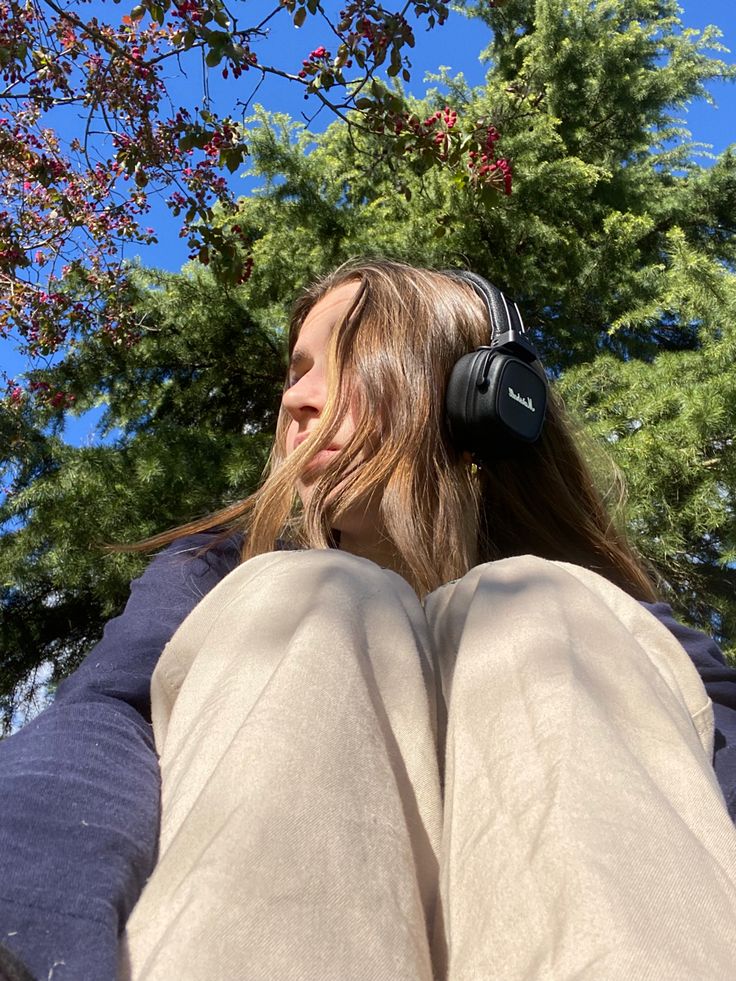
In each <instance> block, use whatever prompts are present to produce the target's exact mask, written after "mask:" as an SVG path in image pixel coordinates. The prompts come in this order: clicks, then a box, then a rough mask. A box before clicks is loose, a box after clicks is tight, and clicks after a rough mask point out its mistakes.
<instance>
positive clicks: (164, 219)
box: [0, 0, 736, 444]
mask: <svg viewBox="0 0 736 981" xmlns="http://www.w3.org/2000/svg"><path fill="white" fill-rule="evenodd" d="M94 6H96V7H97V8H98V9H99V11H100V13H101V15H102V16H103V17H110V16H113V17H117V16H119V15H120V14H121V13H122V12H123V10H124V8H125V6H126V5H125V4H121V5H119V6H117V5H115V6H114V5H112V4H111V3H109V2H107V3H102V2H97V3H95V4H94ZM131 6H132V3H131ZM261 6H262V9H263V10H264V11H267V10H269V9H271V8H272V6H273V5H272V3H270V2H268V3H266V2H263V0H257V3H255V4H249V14H250V12H251V11H252V10H253V9H254V8H255V10H258V9H259V7H261ZM333 6H334V7H335V9H338V8H339V4H338V3H335V4H334V5H333V4H327V7H328V9H331V8H332V7H333ZM681 6H682V8H683V11H684V13H683V21H684V24H685V26H687V27H693V28H697V29H702V28H704V27H705V26H706V25H708V24H716V25H718V26H719V27H720V28H721V30H722V31H723V35H724V37H723V43H724V44H725V45H726V47H727V48H730V49H731V51H732V53H731V54H726V55H723V56H722V57H723V58H724V60H726V61H728V62H731V63H734V62H736V4H735V3H734V0H681ZM279 20H280V21H281V25H280V26H279V23H278V21H279ZM310 21H311V18H307V23H306V24H305V26H304V27H303V28H302V29H301V30H298V31H297V30H295V29H293V27H291V26H290V25H289V23H288V20H287V18H286V17H279V18H275V26H274V32H273V36H272V37H271V38H269V39H268V41H267V42H266V45H267V47H266V48H265V49H264V59H265V57H266V52H267V51H268V49H269V48H272V47H273V46H275V45H277V46H278V49H279V61H280V63H281V64H295V65H297V66H298V64H299V62H300V61H301V59H302V58H303V57H305V56H306V54H307V53H308V52H309V51H310V50H311V49H312V48H314V47H315V46H316V45H317V44H320V43H324V28H319V27H317V26H316V25H315V26H312V25H311V24H310ZM488 40H489V35H488V30H487V28H486V27H485V25H483V24H482V23H480V22H478V21H471V20H469V19H467V18H465V17H463V16H462V15H460V14H457V13H453V14H452V15H451V16H450V18H449V19H448V22H447V24H446V25H445V26H444V27H443V28H441V29H435V30H434V31H430V32H427V33H423V32H420V33H419V35H418V37H417V45H416V48H415V49H414V51H413V52H412V60H413V63H414V64H413V80H412V84H411V86H410V88H411V91H412V92H413V93H414V94H416V95H421V94H422V93H423V92H424V89H425V85H424V83H423V78H424V76H425V74H426V73H427V72H433V71H436V70H437V69H438V67H439V66H440V65H444V66H447V67H448V68H450V70H451V71H452V72H453V73H456V72H463V73H464V75H465V77H466V79H467V80H468V82H470V83H471V84H481V83H482V82H483V80H484V68H483V65H482V64H481V63H480V61H479V60H478V53H479V52H480V51H481V50H482V49H483V47H485V45H486V44H487V42H488ZM211 84H212V90H211V95H212V98H213V100H214V102H215V104H217V102H218V90H221V89H222V87H223V86H224V85H226V84H227V85H229V86H232V84H233V82H232V81H230V82H228V83H225V82H223V81H222V80H221V79H220V77H219V72H218V71H217V70H215V71H214V72H213V73H212V83H211ZM238 84H239V85H240V86H241V88H242V95H239V97H240V98H247V97H248V96H250V95H251V93H252V89H253V86H254V84H255V79H253V78H251V77H249V76H248V74H247V73H246V74H245V75H243V76H242V77H241V79H240V82H239V83H238ZM201 91H202V79H201V75H200V74H199V72H198V71H196V70H195V72H194V73H192V74H191V75H190V77H189V78H188V79H186V80H180V81H177V83H176V86H175V88H174V93H173V94H174V99H177V98H181V100H182V101H187V102H189V103H190V102H191V101H192V94H194V99H195V100H196V99H197V98H198V97H199V96H200V93H201ZM711 91H712V94H713V96H714V98H715V99H716V101H717V103H718V107H717V108H715V107H711V106H709V105H707V103H705V102H703V101H700V102H698V103H695V104H693V105H692V106H691V107H690V108H689V110H688V112H687V116H686V124H687V126H688V128H689V129H690V130H691V131H692V134H693V138H694V139H695V140H697V141H700V142H703V143H710V144H712V145H713V152H715V153H719V152H721V151H722V150H723V149H725V147H726V146H728V145H729V144H731V143H733V142H736V85H735V84H734V83H716V84H714V85H712V87H711ZM228 94H229V99H228V101H230V100H231V99H232V94H231V93H228ZM255 101H257V102H260V103H262V104H263V105H265V106H266V108H268V109H271V110H275V111H282V112H287V113H289V114H290V115H292V116H293V117H294V118H300V117H301V114H302V113H303V112H305V110H307V111H308V110H309V103H305V102H304V100H303V98H302V96H301V95H300V94H299V92H298V91H296V90H295V87H294V86H293V85H291V84H290V83H288V82H285V81H283V80H278V79H269V80H268V81H267V83H266V84H264V85H263V86H262V87H261V88H259V90H258V92H257V94H256V95H255ZM330 121H331V117H330V116H328V115H327V113H326V112H324V113H322V114H321V115H320V116H318V117H317V119H316V120H314V121H313V122H312V126H313V127H314V128H317V129H321V128H323V126H326V125H327V124H328V123H329V122H330ZM232 186H233V188H234V189H235V190H236V192H237V193H242V194H246V193H248V191H249V189H250V187H251V186H252V183H251V182H250V181H248V180H247V179H243V178H242V177H238V175H235V176H234V177H233V178H232ZM147 223H148V224H150V225H152V226H153V227H154V228H155V229H156V233H157V235H158V239H159V242H158V245H154V246H150V247H148V248H146V249H142V248H140V247H135V249H134V251H132V253H131V254H130V255H129V258H132V257H133V256H134V255H139V256H140V258H141V260H142V261H143V262H144V263H145V264H146V265H152V266H159V267H160V268H164V269H168V270H177V269H179V268H180V267H181V266H182V265H183V263H184V262H185V261H186V259H187V249H186V245H185V243H184V242H182V240H180V239H179V237H178V227H179V226H178V223H177V221H176V219H174V218H172V217H171V216H170V215H169V213H168V211H167V209H166V208H165V207H164V206H163V205H157V206H155V207H154V210H153V212H152V214H151V216H150V220H149V221H148V222H147ZM0 360H2V367H3V368H4V369H5V370H6V371H7V372H8V373H9V374H11V375H12V374H18V373H20V372H22V371H23V369H24V366H25V365H24V362H23V361H22V360H21V359H20V358H19V357H18V355H17V354H16V353H15V352H14V350H13V349H12V346H11V345H10V344H9V342H4V343H2V344H0ZM98 417H99V413H96V412H95V413H91V414H87V416H85V417H84V418H83V419H69V422H68V426H67V430H66V438H67V439H68V440H69V441H70V442H73V443H76V444H80V443H86V442H88V441H90V440H92V439H94V438H95V433H94V424H95V421H96V419H97V418H98Z"/></svg>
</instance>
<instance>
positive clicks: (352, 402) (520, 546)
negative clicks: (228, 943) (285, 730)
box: [129, 260, 656, 600]
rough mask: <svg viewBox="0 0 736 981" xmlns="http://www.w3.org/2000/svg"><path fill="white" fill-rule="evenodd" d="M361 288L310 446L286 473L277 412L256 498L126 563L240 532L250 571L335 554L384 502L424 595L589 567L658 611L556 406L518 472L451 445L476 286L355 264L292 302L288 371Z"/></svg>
mask: <svg viewBox="0 0 736 981" xmlns="http://www.w3.org/2000/svg"><path fill="white" fill-rule="evenodd" d="M353 281H354V282H357V283H358V284H359V285H358V289H357V291H356V294H355V297H354V299H353V301H352V303H351V305H350V308H349V309H348V311H347V313H346V315H345V316H344V317H343V319H342V320H341V321H340V322H339V323H337V324H336V325H335V328H334V330H333V331H332V334H331V339H330V345H329V350H328V389H329V391H328V398H327V401H326V403H325V406H324V408H323V410H322V412H321V414H320V419H319V428H318V430H317V431H316V433H315V434H314V436H313V437H311V438H310V439H309V441H308V445H306V443H303V444H302V445H301V446H300V447H299V448H297V449H296V450H294V452H293V453H292V454H290V455H289V456H288V458H287V456H286V449H285V442H286V431H287V428H288V426H289V422H290V417H289V415H288V414H287V413H286V411H285V410H284V408H283V407H282V409H281V412H280V414H279V419H278V423H277V427H276V437H275V440H274V443H273V447H272V451H271V455H270V458H269V461H268V464H267V467H266V470H265V474H264V480H263V482H262V484H261V486H260V487H259V489H258V490H256V491H255V492H254V493H253V494H251V495H250V496H249V497H248V498H247V499H245V500H243V501H240V502H238V503H237V504H234V505H231V506H230V507H229V508H225V509H223V510H221V511H218V512H217V513H215V514H214V515H210V516H209V517H206V518H202V519H200V520H198V521H193V522H190V523H189V524H186V525H183V526H181V527H179V528H176V529H174V530H172V531H169V532H166V533H164V534H162V535H157V536H155V537H154V538H150V539H147V540H146V541H145V542H142V543H139V544H138V545H136V546H129V547H130V548H135V549H136V550H138V549H141V550H142V549H144V548H156V547H159V546H161V545H165V544H167V543H169V542H171V541H173V540H174V539H175V538H177V537H178V536H180V535H182V534H186V533H192V532H195V531H205V530H209V529H213V528H215V527H219V528H221V529H222V528H223V527H224V528H225V529H226V534H232V532H233V531H242V532H243V535H244V544H243V550H242V559H243V561H244V560H246V559H249V558H251V557H252V556H254V555H259V554H261V553H263V552H269V551H272V550H273V549H274V547H275V543H276V541H277V540H278V539H282V540H285V541H286V542H288V543H291V544H293V545H294V546H296V547H307V548H328V547H332V546H334V545H335V544H336V541H337V538H336V535H335V533H334V531H333V528H334V527H335V526H336V525H339V523H340V516H341V515H342V514H343V513H345V512H346V511H347V510H349V509H351V508H353V507H355V506H360V505H361V503H363V504H365V502H366V501H368V500H369V499H371V498H372V497H373V495H377V497H378V499H379V500H380V505H379V509H380V517H381V525H382V531H383V533H384V534H385V537H386V539H387V540H388V541H389V542H390V543H391V545H392V546H393V548H394V550H395V551H396V552H397V553H398V554H399V555H400V556H401V559H402V562H403V565H404V568H405V569H406V570H408V572H407V578H408V579H409V580H410V581H411V584H412V586H413V587H414V588H415V589H416V590H417V592H418V593H419V594H420V595H424V594H425V593H427V592H430V591H431V590H432V589H435V588H436V587H437V586H439V585H441V584H442V583H444V582H448V581H449V580H451V579H457V578H459V577H461V576H463V575H464V574H465V573H466V572H467V571H468V570H469V569H470V568H472V567H473V566H474V565H477V564H479V563H481V562H488V561H492V560H495V559H499V558H505V557H507V556H511V555H521V554H527V553H529V554H534V555H539V556H541V557H543V558H547V559H555V560H562V561H567V562H574V563H576V564H578V565H582V566H586V567H587V568H589V569H592V570H594V571H595V572H598V573H599V574H601V575H603V576H605V577H606V578H608V579H610V580H611V581H612V582H614V583H616V584H617V585H618V586H620V587H621V588H622V589H624V590H626V591H627V592H629V593H631V594H632V595H633V596H635V597H637V598H639V599H644V600H654V599H656V593H655V590H654V587H653V585H652V579H651V578H650V576H649V574H648V572H647V571H646V569H645V567H644V564H643V562H642V561H641V559H640V558H639V557H638V556H637V555H636V554H635V553H634V551H633V549H632V548H631V547H630V546H629V544H628V543H627V541H626V538H625V536H624V534H623V533H622V531H621V530H620V529H618V528H617V527H616V525H615V524H614V521H613V520H612V517H611V514H610V513H609V510H608V508H607V507H606V504H605V502H604V498H603V496H602V494H601V492H600V491H599V489H598V487H597V486H596V481H595V480H594V478H593V476H592V473H591V469H590V467H589V466H588V465H587V464H586V461H585V459H584V458H583V455H582V453H581V451H580V449H579V445H578V444H579V443H580V441H581V438H580V434H574V430H573V427H572V426H571V424H570V422H569V420H568V419H567V417H566V413H565V410H564V406H563V405H562V402H561V400H560V399H559V398H558V397H557V396H556V395H555V394H554V392H551V393H550V402H549V406H548V412H547V419H546V422H545V427H544V431H543V434H542V436H541V438H540V440H539V441H538V443H536V444H535V445H534V446H533V447H530V448H528V449H526V450H525V451H524V452H523V453H522V454H521V455H520V456H519V457H518V458H516V459H510V460H504V461H500V462H498V463H496V464H494V465H493V466H492V467H488V468H478V467H475V466H473V465H471V464H470V463H469V462H468V460H467V458H466V457H465V456H464V455H463V454H461V453H459V452H458V451H457V450H456V449H455V448H454V447H453V446H452V445H451V443H450V440H449V438H448V433H447V428H446V424H445V419H444V390H445V387H446V384H447V380H448V378H449V374H450V371H451V369H452V366H453V365H454V364H455V362H456V361H457V360H459V358H460V357H461V356H462V355H463V354H465V353H467V352H468V351H471V350H473V349H474V348H476V347H479V346H481V345H482V344H487V343H488V337H489V326H488V322H487V314H486V311H485V308H484V306H483V304H482V302H481V300H480V299H479V298H478V296H477V295H476V294H475V292H474V291H473V290H472V289H471V288H470V287H469V286H467V285H466V284H465V283H463V282H460V281H458V280H456V279H454V278H451V277H449V276H447V275H444V274H442V273H439V272H435V271H432V270H428V269H418V268H415V267H413V266H409V265H405V264H403V263H398V262H392V261H388V260H371V261H352V262H350V263H347V264H345V265H343V266H341V267H340V268H338V269H337V270H336V271H335V272H333V273H331V274H330V275H328V276H325V277H324V278H322V279H320V280H319V281H317V282H316V283H315V284H314V285H312V286H311V287H310V288H309V289H307V290H306V291H305V292H304V294H303V295H302V296H301V297H300V298H299V300H298V301H297V302H296V304H295V306H294V309H293V313H292V318H291V324H290V330H289V355H291V353H292V352H293V350H294V347H295V345H296V342H297V339H298V337H299V332H300V330H301V327H302V324H303V323H304V321H305V319H306V317H307V315H308V314H309V312H310V310H311V309H312V308H313V307H314V305H315V304H316V303H318V302H319V300H321V299H322V297H324V296H325V295H326V294H327V293H328V292H329V291H330V290H332V289H335V288H336V287H338V286H341V285H343V284H345V283H349V282H353ZM347 406H352V407H355V408H353V409H352V411H354V412H355V414H356V428H355V431H354V433H353V435H352V436H351V438H350V439H349V441H348V442H347V443H346V444H345V446H344V447H342V450H341V453H340V454H339V455H338V456H337V457H336V459H335V460H333V461H332V462H331V463H330V464H329V466H327V467H325V468H324V470H323V471H322V472H321V473H320V475H319V477H318V478H317V479H316V481H315V482H314V484H313V485H312V489H311V494H310V495H309V496H308V500H307V503H306V505H302V503H301V501H300V498H299V495H298V494H297V492H296V485H297V481H298V479H299V477H300V476H301V475H302V473H303V471H304V467H305V464H306V463H307V462H308V460H309V459H311V457H312V456H313V455H314V454H315V453H316V452H318V451H319V450H320V449H323V448H326V447H327V446H329V444H330V441H331V440H332V439H333V438H334V436H335V434H336V433H337V431H338V429H339V427H340V424H341V422H342V420H343V418H344V415H345V412H346V411H347V408H346V407H347ZM328 498H329V500H328Z"/></svg>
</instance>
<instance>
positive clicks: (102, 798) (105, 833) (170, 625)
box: [0, 534, 736, 981]
mask: <svg viewBox="0 0 736 981" xmlns="http://www.w3.org/2000/svg"><path fill="white" fill-rule="evenodd" d="M212 540H213V538H212V535H211V534H210V535H208V534H200V535H192V536H189V537H187V538H183V539H180V540H179V541H178V542H175V543H174V544H173V545H171V546H169V548H167V549H166V550H165V551H164V552H162V553H161V554H160V555H159V556H157V557H156V558H155V559H154V561H153V562H152V563H151V564H150V565H149V567H148V569H147V570H146V571H145V572H144V574H143V575H142V576H141V578H140V579H137V580H136V581H135V582H133V583H132V586H131V593H130V599H129V601H128V604H127V606H126V608H125V611H124V612H123V614H122V615H121V616H119V617H117V618H116V619H114V620H111V621H110V622H109V623H108V624H107V626H106V627H105V631H104V634H103V637H102V640H101V641H100V643H99V644H98V645H97V646H96V647H95V648H94V649H93V650H92V651H91V653H90V654H89V655H88V656H87V658H86V659H85V661H84V662H83V663H82V665H81V666H80V667H79V668H78V669H77V671H75V672H74V674H73V675H71V676H70V677H69V678H67V679H66V680H65V681H64V682H63V683H62V684H61V685H60V686H59V689H58V691H57V694H56V697H55V699H54V703H53V705H52V706H51V707H50V708H48V709H46V711H44V712H42V713H41V714H40V715H39V716H37V717H36V718H35V719H34V720H32V721H31V722H29V723H28V724H27V725H26V726H25V727H24V728H23V729H21V730H20V732H18V733H16V734H15V735H13V736H11V737H9V738H7V739H5V740H3V741H2V742H0V945H4V946H5V947H6V948H7V949H8V950H10V951H11V952H13V953H14V954H15V955H17V956H18V957H20V958H21V960H22V961H23V962H24V963H25V964H26V965H27V967H28V968H29V969H30V970H31V972H32V973H33V974H35V975H36V976H37V977H38V978H39V979H40V978H44V979H45V978H47V977H48V976H49V972H50V971H51V969H52V968H53V974H52V975H51V976H52V977H53V978H54V981H114V979H115V977H116V970H117V950H118V937H119V934H120V932H121V931H122V929H123V927H124V925H125V922H126V920H127V918H128V915H129V914H130V911H131V909H132V907H133V905H134V903H135V902H136V900H137V899H138V896H139V895H140V892H141V889H142V888H143V885H144V884H145V882H146V879H147V878H148V876H149V875H150V874H151V871H152V870H153V867H154V864H155V861H156V848H157V841H158V830H159V799H160V780H159V769H158V761H157V757H156V752H155V748H154V743H153V734H152V729H151V725H150V695H149V688H150V681H151V675H152V673H153V670H154V668H155V666H156V662H157V661H158V658H159V656H160V654H161V652H162V650H163V648H164V646H165V645H166V643H167V642H168V641H169V639H170V638H171V637H172V635H173V634H174V632H175V630H176V629H177V627H178V626H179V625H180V624H181V623H182V621H183V620H184V618H185V617H186V616H187V614H188V613H190V612H191V610H192V609H193V608H194V607H195V606H196V604H197V603H198V602H199V600H200V599H201V598H202V597H203V596H204V595H205V594H206V593H207V592H209V590H210V589H212V587H213V586H215V585H216V584H217V583H218V582H219V581H220V580H221V579H223V578H224V576H226V575H227V573H228V572H230V571H231V570H232V569H234V568H235V566H236V565H237V564H238V562H239V560H240V541H239V540H238V539H237V538H233V539H231V540H228V541H227V542H224V543H222V544H220V545H218V546H216V547H215V548H214V549H212V550H210V551H207V552H205V553H204V554H203V555H196V554H195V553H196V552H197V551H198V550H199V549H200V548H201V547H202V546H203V545H207V544H210V543H211V542H212ZM644 605H645V606H646V607H647V609H649V610H651V612H652V613H653V614H654V615H655V616H656V617H657V619H658V620H660V621H661V622H662V623H663V624H664V625H665V626H666V627H667V628H668V629H669V630H670V631H671V632H672V633H673V634H674V635H675V637H677V639H678V640H679V641H680V643H681V644H682V645H683V647H684V648H685V650H686V651H687V652H688V654H689V655H690V657H691V658H692V660H693V663H694V664H695V666H696V668H697V669H698V672H699V673H700V677H701V678H702V679H703V682H704V684H705V687H706V689H707V691H708V694H709V695H710V697H711V699H712V700H713V703H714V708H715V719H716V739H715V761H714V762H715V769H716V773H717V775H718V779H719V782H720V785H721V787H722V789H723V793H724V796H725V798H726V801H727V803H728V806H729V812H730V814H731V816H732V817H733V818H734V819H735V820H736V670H734V669H733V668H730V667H728V666H727V665H726V663H725V660H724V657H723V654H722V653H721V651H720V649H719V648H718V646H717V645H716V644H715V642H714V641H712V640H711V639H710V638H708V637H706V636H705V635H704V634H702V633H699V632H698V631H696V630H692V629H691V628H689V627H684V626H683V625H682V624H679V623H678V622H677V621H676V620H675V619H674V618H673V616H672V611H671V610H670V608H669V607H668V606H667V605H666V604H664V603H655V604H644ZM2 964H3V960H2V954H0V977H2Z"/></svg>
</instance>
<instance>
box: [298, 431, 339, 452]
mask: <svg viewBox="0 0 736 981" xmlns="http://www.w3.org/2000/svg"><path fill="white" fill-rule="evenodd" d="M311 435H312V433H311V432H308V433H299V435H298V436H297V437H296V439H295V440H294V449H296V448H297V446H301V444H302V443H303V442H304V440H305V439H307V438H308V437H309V436H311ZM324 449H325V450H339V449H340V447H339V446H334V445H333V444H332V443H330V445H329V446H325V448H324Z"/></svg>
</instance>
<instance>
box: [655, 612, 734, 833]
mask: <svg viewBox="0 0 736 981" xmlns="http://www.w3.org/2000/svg"><path fill="white" fill-rule="evenodd" d="M642 605H643V606H645V607H646V608H647V609H648V610H649V611H650V612H651V613H653V614H654V616H655V617H656V618H657V619H658V620H659V621H660V623H662V624H663V625H664V626H665V627H667V629H668V630H669V631H670V633H672V634H674V636H675V637H676V638H677V639H678V640H679V642H680V643H681V644H682V646H683V647H684V648H685V650H686V651H687V653H688V654H689V655H690V659H691V661H692V662H693V664H694V665H695V667H696V668H697V669H698V674H699V675H700V678H701V680H702V682H703V685H704V686H705V690H706V691H707V693H708V695H709V697H710V699H711V701H712V702H713V715H714V716H715V756H714V760H713V766H714V768H715V771H716V776H717V777H718V783H719V784H720V787H721V790H722V791H723V796H724V797H725V799H726V805H727V806H728V813H729V814H730V815H731V818H732V820H733V821H736V668H733V667H731V666H730V665H729V664H728V663H727V662H726V658H725V657H724V654H723V651H722V650H721V649H720V647H719V646H718V644H716V642H715V641H714V640H713V639H712V638H711V637H709V636H708V635H707V634H704V633H701V631H699V630H695V629H693V628H692V627H686V626H685V625H684V624H683V623H679V622H678V621H677V620H675V618H674V616H673V614H672V609H671V608H670V607H669V606H668V604H667V603H643V604H642Z"/></svg>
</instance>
